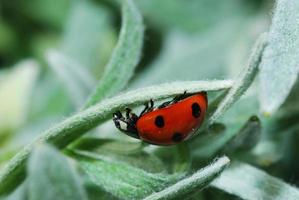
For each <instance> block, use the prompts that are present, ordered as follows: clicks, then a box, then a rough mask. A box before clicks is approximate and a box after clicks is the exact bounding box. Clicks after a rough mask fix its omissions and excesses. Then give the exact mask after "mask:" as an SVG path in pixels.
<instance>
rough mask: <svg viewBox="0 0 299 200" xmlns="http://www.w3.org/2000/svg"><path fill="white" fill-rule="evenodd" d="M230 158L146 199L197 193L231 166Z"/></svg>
mask: <svg viewBox="0 0 299 200" xmlns="http://www.w3.org/2000/svg"><path fill="white" fill-rule="evenodd" d="M229 162H230V161H229V159H228V157H221V158H219V159H217V160H215V161H214V162H213V163H212V164H210V165H208V166H207V167H205V168H203V169H201V170H199V171H198V172H196V173H194V174H192V175H191V176H190V177H188V178H184V179H182V180H180V181H179V182H177V183H175V184H174V185H171V186H169V187H167V188H165V189H163V190H162V191H160V192H157V193H153V194H152V195H150V196H148V197H146V198H145V199H146V200H158V199H174V198H180V197H181V198H184V197H186V195H187V194H189V193H190V192H195V191H198V190H201V189H203V188H204V187H206V186H207V185H208V184H209V183H210V182H211V181H212V180H213V179H214V178H216V177H217V176H218V175H219V174H220V173H221V172H222V171H223V170H224V169H225V167H226V166H227V165H228V164H229Z"/></svg>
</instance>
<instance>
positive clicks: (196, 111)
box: [191, 103, 201, 118]
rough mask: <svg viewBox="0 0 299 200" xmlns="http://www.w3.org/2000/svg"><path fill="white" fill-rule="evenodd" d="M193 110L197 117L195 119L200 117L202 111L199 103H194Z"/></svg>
mask: <svg viewBox="0 0 299 200" xmlns="http://www.w3.org/2000/svg"><path fill="white" fill-rule="evenodd" d="M191 108H192V115H193V117H195V118H198V117H200V114H201V109H200V106H199V105H198V103H193V104H192V106H191Z"/></svg>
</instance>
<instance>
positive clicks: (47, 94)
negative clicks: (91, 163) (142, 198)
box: [0, 0, 299, 197]
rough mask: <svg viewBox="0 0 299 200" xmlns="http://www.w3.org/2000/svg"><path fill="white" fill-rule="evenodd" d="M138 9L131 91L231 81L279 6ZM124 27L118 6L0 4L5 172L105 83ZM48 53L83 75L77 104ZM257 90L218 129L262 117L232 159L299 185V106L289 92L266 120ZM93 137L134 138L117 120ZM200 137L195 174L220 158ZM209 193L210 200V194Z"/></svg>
mask: <svg viewBox="0 0 299 200" xmlns="http://www.w3.org/2000/svg"><path fill="white" fill-rule="evenodd" d="M135 3H136V5H137V7H138V8H139V10H140V12H141V14H142V16H143V17H144V23H145V36H144V46H143V51H142V56H141V61H140V63H139V64H138V67H137V70H136V73H135V74H134V77H133V78H132V80H131V81H130V83H129V86H128V87H127V88H126V89H131V88H139V87H143V86H148V85H152V84H157V83H164V82H170V81H177V80H206V79H209V80H210V79H229V78H234V77H235V76H236V75H237V74H238V73H239V72H240V70H241V69H242V67H243V66H244V65H245V64H246V62H247V59H248V55H249V53H250V49H251V47H252V45H253V43H254V41H255V40H256V38H257V37H258V36H259V35H260V34H261V33H263V32H265V31H267V30H268V29H269V26H270V19H271V16H272V12H271V11H272V8H273V4H274V2H273V1H272V0H222V1H219V0H189V1H184V0H136V1H135ZM120 27H121V14H120V10H119V8H118V7H117V5H116V3H115V2H114V1H109V0H102V1H101V0H93V1H92V0H89V1H87V0H31V1H25V0H15V1H11V0H0V67H1V70H0V169H1V166H2V165H3V164H4V163H5V161H7V160H8V159H9V158H10V157H11V156H12V155H14V154H15V152H17V151H18V150H19V149H20V148H21V147H22V146H24V145H25V144H28V143H29V142H30V141H32V140H33V138H35V137H36V136H37V135H38V134H40V133H41V132H42V130H45V129H47V128H48V127H50V126H51V125H53V124H55V123H56V122H59V121H61V120H62V119H64V118H65V117H67V116H70V115H71V114H72V113H74V112H76V111H77V110H78V104H79V105H80V103H82V101H84V100H86V99H80V98H82V96H85V97H86V98H87V97H88V94H89V93H90V92H91V90H92V86H94V85H95V83H96V81H97V80H99V79H100V78H101V76H102V73H103V71H104V67H105V65H106V63H107V61H108V60H109V58H110V55H111V52H112V50H113V48H114V46H115V44H116V42H117V38H118V34H119V30H120ZM51 49H56V50H58V51H59V52H62V53H63V54H64V55H66V56H67V58H69V59H70V60H71V61H72V62H74V63H76V64H78V65H80V66H82V67H83V69H84V71H83V72H79V76H80V77H81V79H82V80H83V79H84V77H85V75H86V77H87V78H86V79H84V80H86V83H87V84H86V88H84V90H83V91H84V93H83V95H81V96H80V97H78V96H76V94H75V95H74V94H72V93H69V88H68V86H67V84H66V83H65V82H64V81H63V78H61V77H60V72H59V69H55V68H53V67H51V66H49V63H48V62H47V55H48V52H49V50H51ZM62 70H63V69H62ZM256 85H257V84H256V83H255V84H254V85H253V87H252V88H251V89H250V90H249V91H248V92H247V94H246V96H245V97H244V98H242V100H241V101H239V102H238V103H237V104H236V105H235V106H234V107H233V108H232V109H231V110H230V111H229V112H228V113H227V114H226V115H225V118H223V120H222V121H221V123H223V124H225V126H226V131H230V132H232V133H234V132H237V131H238V130H239V129H240V128H241V127H242V126H243V125H244V123H245V122H246V121H247V120H248V119H249V118H250V117H251V116H252V115H258V116H259V117H260V118H261V121H262V127H263V129H262V139H261V143H259V145H258V146H257V147H256V148H254V150H252V151H250V152H246V153H244V154H241V153H239V152H238V153H235V154H232V157H234V158H236V159H240V160H244V161H246V162H249V163H251V164H253V165H256V166H259V167H260V168H263V169H265V170H266V171H267V172H268V173H270V174H272V175H275V176H277V177H280V178H282V179H284V180H286V181H287V182H289V183H292V184H299V182H298V180H299V168H298V166H299V162H297V159H295V158H297V156H298V152H299V151H298V147H297V142H296V141H297V139H298V135H296V134H295V133H296V131H297V130H298V128H297V129H296V127H295V124H296V121H297V118H298V112H297V111H296V112H291V113H289V112H288V111H289V110H291V109H292V108H290V105H292V102H294V101H295V102H296V101H297V99H298V98H297V96H296V93H294V92H292V95H291V96H290V97H289V98H288V100H287V102H286V103H285V105H284V106H283V107H282V109H281V110H280V111H279V112H277V114H276V115H274V116H272V118H270V119H269V118H265V117H264V116H261V115H260V112H259V105H258V99H257V95H256V94H257V86H256ZM296 85H298V84H296ZM294 91H296V89H294ZM79 107H80V106H79ZM294 127H295V128H294ZM291 128H294V129H291ZM221 131H223V130H222V129H221V127H220V132H221ZM216 132H217V131H216ZM99 133H101V134H99ZM93 134H94V135H96V136H98V137H101V138H117V139H119V138H121V139H122V140H126V139H127V138H126V136H123V135H120V134H119V133H118V132H117V130H116V129H115V128H114V127H113V124H112V123H111V122H107V123H106V124H104V125H103V126H101V127H100V128H99V129H98V130H97V131H95V133H93ZM283 134H285V135H283ZM203 137H204V138H201V140H194V141H190V142H189V144H188V145H190V147H193V148H194V149H195V148H196V147H199V146H200V148H199V149H196V151H194V152H193V154H192V153H191V154H192V156H193V160H194V162H193V165H194V166H193V168H192V169H198V166H202V163H204V162H205V161H206V160H210V159H211V158H212V157H213V156H212V155H215V152H216V151H217V150H213V149H210V147H211V146H212V147H213V146H217V144H213V143H211V144H209V145H208V144H205V142H207V143H208V142H209V141H212V140H213V137H215V135H213V134H212V135H205V136H203ZM216 137H218V135H217V133H216ZM294 138H295V139H294ZM228 152H229V151H228ZM205 159H206V160H205ZM196 161H198V162H196ZM206 195H207V196H208V197H209V195H211V196H212V197H213V194H210V193H209V191H207V194H206ZM220 196H221V195H220Z"/></svg>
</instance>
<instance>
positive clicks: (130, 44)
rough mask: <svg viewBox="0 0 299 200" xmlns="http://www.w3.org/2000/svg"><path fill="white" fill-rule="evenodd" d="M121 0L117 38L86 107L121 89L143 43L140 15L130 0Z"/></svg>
mask: <svg viewBox="0 0 299 200" xmlns="http://www.w3.org/2000/svg"><path fill="white" fill-rule="evenodd" d="M121 2H122V17H123V18H122V28H121V31H120V36H119V40H118V42H117V45H116V47H115V49H114V51H113V53H112V55H111V58H110V61H109V62H108V64H107V66H106V69H105V72H104V74H103V77H102V78H101V81H100V82H99V83H98V85H97V87H96V88H95V91H94V93H93V94H92V95H91V96H90V97H89V99H88V101H87V102H86V107H89V106H92V105H94V104H95V103H96V102H99V101H101V100H102V99H103V98H105V97H108V96H111V95H113V94H115V93H117V92H119V91H120V90H121V89H123V88H124V87H125V86H126V84H127V83H128V82H129V80H130V79H131V77H132V75H133V73H134V69H135V67H136V65H137V63H138V62H139V59H140V54H141V49H142V43H143V22H142V17H141V15H140V13H139V11H138V9H137V8H136V6H135V5H134V3H133V1H132V0H125V1H121Z"/></svg>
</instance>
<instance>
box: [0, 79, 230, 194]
mask: <svg viewBox="0 0 299 200" xmlns="http://www.w3.org/2000/svg"><path fill="white" fill-rule="evenodd" d="M231 86H232V81H229V80H223V81H186V82H174V83H166V84H161V85H157V86H150V87H147V88H140V89H137V90H132V91H130V92H127V93H124V94H122V95H119V96H116V97H114V98H110V99H106V100H104V101H102V102H101V103H99V104H97V105H95V106H92V107H90V108H89V109H86V110H84V111H81V112H79V113H77V114H76V115H74V116H72V117H70V118H68V119H66V120H65V121H63V122H61V123H59V124H57V125H56V126H54V127H52V128H50V129H49V130H47V131H45V132H44V133H42V134H41V136H40V137H39V138H37V139H36V140H35V141H34V142H33V143H32V144H29V145H28V146H26V147H24V148H23V149H22V150H21V151H20V152H19V153H18V154H17V155H15V157H13V158H12V159H11V160H10V161H9V162H8V163H7V165H6V167H5V168H4V169H3V170H2V171H1V172H0V195H1V194H3V193H5V192H9V190H11V189H13V188H15V187H16V185H18V184H19V183H20V182H21V181H22V178H21V177H23V176H24V164H25V161H26V160H27V158H28V156H29V154H30V152H31V150H32V148H33V147H34V144H36V143H40V142H50V143H51V144H53V145H54V146H56V147H58V148H64V147H65V146H67V145H68V144H70V143H71V142H73V141H74V140H76V139H77V138H78V137H80V136H82V135H83V134H84V133H86V132H87V131H89V130H91V129H92V128H94V127H95V126H97V125H99V124H100V123H102V122H104V121H105V120H107V119H109V118H110V117H111V116H112V113H113V112H115V111H116V110H119V109H122V108H124V107H126V106H130V105H131V106H136V105H140V104H142V103H144V102H148V101H149V99H153V100H159V99H164V98H168V97H172V96H176V95H178V94H182V93H184V92H185V91H187V92H190V93H197V92H201V91H218V90H223V89H228V88H230V87H231Z"/></svg>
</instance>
